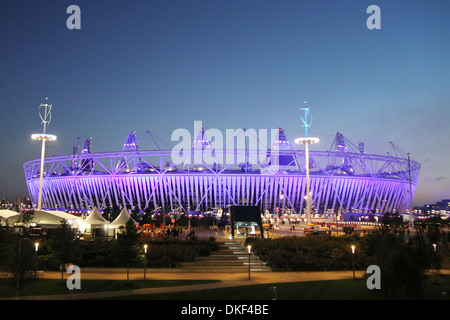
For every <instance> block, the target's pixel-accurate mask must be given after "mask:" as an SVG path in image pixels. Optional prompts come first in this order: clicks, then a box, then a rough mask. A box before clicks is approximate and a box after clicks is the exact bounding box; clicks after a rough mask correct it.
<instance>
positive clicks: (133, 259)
mask: <svg viewBox="0 0 450 320" xmlns="http://www.w3.org/2000/svg"><path fill="white" fill-rule="evenodd" d="M139 243H140V236H139V233H138V231H137V229H136V226H135V222H134V221H133V219H129V220H128V221H127V223H126V224H125V230H124V232H122V233H120V234H118V235H117V240H116V242H115V244H114V246H113V250H114V252H113V254H114V256H115V257H116V259H117V260H118V261H119V262H120V263H121V264H122V265H123V266H125V267H126V268H127V281H129V280H130V267H131V266H133V265H134V264H137V263H143V255H142V249H141V248H140V246H139Z"/></svg>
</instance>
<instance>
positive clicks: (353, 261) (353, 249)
mask: <svg viewBox="0 0 450 320" xmlns="http://www.w3.org/2000/svg"><path fill="white" fill-rule="evenodd" d="M352 268H353V279H355V246H352Z"/></svg>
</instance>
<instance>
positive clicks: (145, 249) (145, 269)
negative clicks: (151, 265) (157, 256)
mask: <svg viewBox="0 0 450 320" xmlns="http://www.w3.org/2000/svg"><path fill="white" fill-rule="evenodd" d="M147 247H148V246H147V244H144V253H145V264H144V280H145V279H146V277H147Z"/></svg>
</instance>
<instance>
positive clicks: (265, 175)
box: [24, 129, 420, 217]
mask: <svg viewBox="0 0 450 320" xmlns="http://www.w3.org/2000/svg"><path fill="white" fill-rule="evenodd" d="M243 134H244V132H243ZM130 135H131V137H130ZM130 135H129V136H128V138H127V140H126V143H125V145H124V147H123V149H122V151H117V152H104V153H91V151H90V142H91V140H90V139H89V140H88V146H86V148H85V149H84V150H85V152H81V153H76V154H71V155H66V156H56V157H49V158H46V159H45V161H44V163H43V164H44V170H43V172H44V174H43V175H39V168H40V166H39V164H40V162H39V160H32V161H29V162H26V163H25V164H24V171H25V179H26V183H27V187H28V191H29V194H30V198H31V199H32V201H33V203H36V201H37V200H38V192H39V178H40V177H43V185H42V186H43V189H42V194H43V204H44V205H45V207H47V208H56V207H58V208H60V209H63V208H66V209H70V208H75V209H92V208H94V207H97V208H99V209H102V208H106V207H112V206H113V205H117V206H122V207H127V208H136V209H139V210H145V209H147V208H149V209H155V208H157V207H161V208H162V209H163V210H165V211H166V212H168V210H179V209H180V208H181V210H182V211H190V210H191V209H192V210H197V211H203V212H210V211H213V210H216V209H218V208H220V209H222V210H223V209H226V208H228V207H229V206H230V205H256V206H260V208H261V212H272V213H273V212H274V211H275V208H277V207H278V208H281V207H284V208H285V209H286V212H290V213H291V214H292V215H294V216H298V217H304V216H305V215H306V209H307V201H305V196H306V195H307V194H308V193H307V189H308V188H307V180H308V179H307V177H306V168H307V166H309V171H310V172H309V178H310V186H309V187H310V194H311V198H310V201H311V204H310V206H311V207H310V208H311V209H310V210H311V215H312V216H313V217H317V216H324V215H326V216H330V217H333V216H335V215H337V214H338V213H339V214H343V213H344V212H361V213H368V212H387V211H389V212H398V213H402V212H406V210H407V209H408V208H409V207H410V199H411V198H410V197H411V195H413V194H414V192H415V189H416V184H417V178H418V174H419V170H420V164H419V163H417V162H415V161H413V160H410V162H409V163H408V158H407V157H404V156H402V155H400V156H399V155H397V156H392V155H390V154H389V155H387V156H383V155H375V154H366V153H364V151H363V148H360V146H361V144H358V146H359V147H356V146H354V145H353V144H352V143H351V142H350V141H348V140H347V139H346V138H345V137H344V136H343V135H342V134H340V133H337V134H336V138H335V141H334V142H333V146H332V149H331V150H329V151H309V161H306V160H305V159H306V156H305V155H306V153H305V151H304V150H293V149H292V147H291V146H290V144H289V145H288V141H287V139H286V136H285V134H284V131H283V129H279V136H278V139H275V143H274V144H273V145H272V148H271V149H268V150H267V156H265V157H263V158H264V161H263V160H260V161H259V162H258V163H257V164H252V165H251V166H245V168H244V167H242V164H243V163H235V164H226V165H222V166H219V165H217V164H216V163H214V164H206V163H201V164H199V165H195V166H193V165H192V166H189V165H184V163H185V162H183V161H180V162H178V163H174V162H172V160H171V152H172V151H171V150H153V151H150V150H140V149H139V148H138V145H137V143H136V139H135V136H134V132H133V133H130ZM133 136H134V138H133ZM200 137H202V138H203V139H196V140H195V141H197V143H199V140H204V141H202V142H201V144H202V145H209V141H208V140H207V138H206V137H205V136H204V135H200ZM195 147H196V146H195V145H193V146H192V149H193V150H194V148H195ZM215 151H216V153H217V152H218V150H215ZM219 151H220V153H222V152H223V154H224V155H225V156H226V155H227V154H231V155H236V154H237V153H245V155H246V156H247V157H248V158H249V159H251V158H254V159H261V157H260V155H259V154H258V150H253V149H246V150H234V149H233V150H229V149H223V151H222V150H219ZM259 152H260V151H259ZM192 153H194V152H192ZM274 163H276V164H277V165H276V166H274V165H273V164H274ZM409 169H410V173H411V179H410V177H409ZM410 182H411V183H410ZM306 198H307V197H306ZM305 202H306V203H305Z"/></svg>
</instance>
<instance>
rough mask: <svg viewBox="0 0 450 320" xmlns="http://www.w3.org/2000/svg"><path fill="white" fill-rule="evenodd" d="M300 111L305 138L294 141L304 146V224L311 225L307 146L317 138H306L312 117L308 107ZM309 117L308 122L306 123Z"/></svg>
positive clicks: (316, 141) (317, 139) (315, 141)
mask: <svg viewBox="0 0 450 320" xmlns="http://www.w3.org/2000/svg"><path fill="white" fill-rule="evenodd" d="M300 110H301V111H304V112H305V118H300V119H301V120H302V122H303V127H305V137H303V138H298V139H295V143H300V144H304V145H305V169H306V223H307V224H310V223H311V191H310V187H309V147H308V146H309V144H312V143H318V142H319V138H313V137H308V128H309V127H311V123H312V117H311V116H310V114H309V107H307V106H306V101H305V107H304V108H300ZM308 117H309V121H308Z"/></svg>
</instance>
